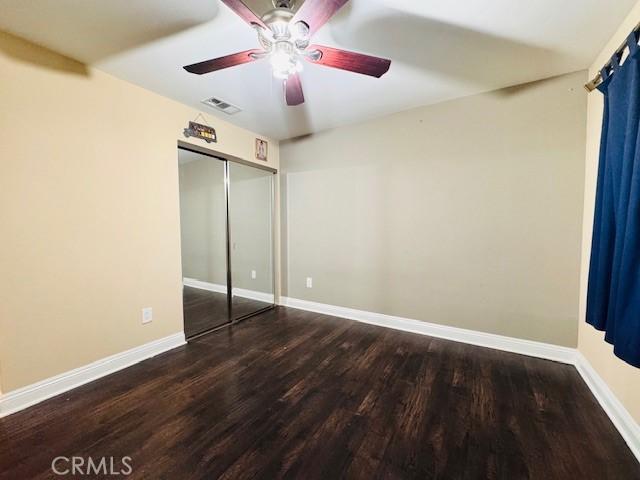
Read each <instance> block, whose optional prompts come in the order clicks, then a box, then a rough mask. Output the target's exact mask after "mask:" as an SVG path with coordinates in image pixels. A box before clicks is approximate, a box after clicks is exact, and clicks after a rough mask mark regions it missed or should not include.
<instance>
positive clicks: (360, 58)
mask: <svg viewBox="0 0 640 480" xmlns="http://www.w3.org/2000/svg"><path fill="white" fill-rule="evenodd" d="M303 5H304V4H303ZM314 50H317V51H319V52H320V53H321V56H320V58H318V59H317V60H315V59H314V58H313V56H308V57H305V58H306V59H307V60H308V61H310V62H312V63H317V64H319V65H324V66H326V67H333V68H339V69H340V70H348V71H350V72H355V73H361V74H363V75H369V76H371V77H376V78H380V77H381V76H382V75H384V74H385V73H387V71H388V70H389V67H390V66H391V60H387V59H386V58H380V57H372V56H370V55H364V54H362V53H356V52H348V51H347V50H340V49H339V48H331V47H325V46H323V45H309V48H308V51H309V52H313V51H314Z"/></svg>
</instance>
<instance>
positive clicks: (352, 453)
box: [0, 307, 640, 480]
mask: <svg viewBox="0 0 640 480" xmlns="http://www.w3.org/2000/svg"><path fill="white" fill-rule="evenodd" d="M57 456H67V457H71V456H81V457H89V456H91V457H92V458H99V457H102V456H107V457H115V458H116V459H119V458H121V457H124V456H129V457H131V465H132V468H133V473H132V474H131V475H130V476H129V477H127V478H144V479H154V480H155V479H172V480H173V479H208V480H209V479H215V478H227V479H250V478H262V479H273V478H283V477H286V478H301V479H314V478H318V479H320V478H321V479H337V478H354V479H355V478H357V479H367V480H369V479H376V478H380V479H405V478H422V479H425V478H426V479H431V478H433V479H435V478H437V479H473V480H475V479H505V480H519V479H540V480H553V479H570V480H574V479H580V480H586V479H597V480H605V479H614V480H633V479H640V465H639V464H638V463H637V462H636V460H635V459H634V457H633V456H632V454H631V452H630V451H629V449H628V448H627V446H626V445H625V443H624V441H623V440H622V438H621V437H620V435H619V434H618V433H617V431H616V430H615V428H614V427H613V425H612V424H611V422H610V421H609V419H608V418H607V416H606V415H605V413H604V412H603V411H602V410H601V409H600V407H599V405H598V403H597V402H596V400H595V399H594V397H593V396H592V395H591V393H590V392H589V390H588V389H587V387H586V386H585V384H584V383H583V382H582V380H581V379H580V377H579V375H578V373H577V372H576V370H575V369H574V368H573V367H571V366H568V365H562V364H557V363H554V362H550V361H545V360H539V359H534V358H529V357H524V356H519V355H515V354H510V353H505V352H499V351H495V350H490V349H485V348H479V347H473V346H467V345H463V344H459V343H454V342H448V341H444V340H438V339H433V338H429V337H424V336H419V335H413V334H410V333H403V332H398V331H394V330H388V329H383V328H378V327H374V326H369V325H364V324H359V323H356V322H352V321H348V320H343V319H336V318H332V317H327V316H323V315H318V314H313V313H307V312H302V311H297V310H291V309H285V308H282V307H279V308H277V309H275V310H271V311H269V312H267V313H265V314H262V315H258V316H256V317H253V318H250V319H248V320H246V321H244V322H242V323H239V324H237V325H235V326H233V327H230V328H228V329H222V330H218V331H216V332H214V333H211V334H209V335H205V336H202V337H199V338H198V339H196V340H195V341H193V342H191V343H190V344H188V345H187V346H184V347H181V348H178V349H175V350H173V351H171V352H168V353H166V354H163V355H160V356H158V357H155V358H152V359H149V360H147V361H144V362H142V363H140V364H138V365H135V366H133V367H131V368H128V369H126V370H123V371H120V372H118V373H115V374H113V375H110V376H108V377H105V378H103V379H100V380H97V381H95V382H93V383H90V384H87V385H85V386H82V387H80V388H77V389H75V390H73V391H71V392H68V393H66V394H63V395H60V396H58V397H56V398H53V399H51V400H48V401H46V402H43V403H41V404H39V405H37V406H35V407H32V408H30V409H28V410H25V411H22V412H20V413H17V414H14V415H12V416H9V417H6V418H4V419H0V477H1V478H2V479H12V480H15V479H20V480H21V479H32V478H57V477H55V476H54V475H53V473H52V471H51V469H50V464H51V461H52V459H53V458H55V457H57ZM78 478H79V477H78Z"/></svg>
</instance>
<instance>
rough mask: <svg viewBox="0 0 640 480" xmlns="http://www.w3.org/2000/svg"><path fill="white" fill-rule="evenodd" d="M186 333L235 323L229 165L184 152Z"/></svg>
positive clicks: (182, 219) (181, 160)
mask: <svg viewBox="0 0 640 480" xmlns="http://www.w3.org/2000/svg"><path fill="white" fill-rule="evenodd" d="M178 168H179V174H180V238H181V245H182V277H183V302H184V303H183V304H184V330H185V335H186V336H187V338H188V337H193V336H194V335H198V334H200V333H202V332H206V331H207V330H211V329H212V328H215V327H218V326H220V325H223V324H225V323H227V322H228V321H229V299H228V296H227V197H226V184H225V169H226V164H225V162H224V161H222V160H218V159H217V158H212V157H208V156H206V155H201V154H199V153H195V152H190V151H187V150H178Z"/></svg>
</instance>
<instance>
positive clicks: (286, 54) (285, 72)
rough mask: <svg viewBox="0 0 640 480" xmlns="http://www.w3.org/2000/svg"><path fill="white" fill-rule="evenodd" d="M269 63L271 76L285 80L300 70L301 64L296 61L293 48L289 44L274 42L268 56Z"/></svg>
mask: <svg viewBox="0 0 640 480" xmlns="http://www.w3.org/2000/svg"><path fill="white" fill-rule="evenodd" d="M269 63H271V68H272V69H273V76H274V77H276V78H282V79H286V78H289V75H292V74H294V73H297V72H299V71H301V70H302V63H301V62H300V61H299V60H298V56H297V54H296V51H295V48H294V46H293V44H291V42H288V41H280V42H276V43H275V44H274V46H273V50H272V51H271V53H270V55H269Z"/></svg>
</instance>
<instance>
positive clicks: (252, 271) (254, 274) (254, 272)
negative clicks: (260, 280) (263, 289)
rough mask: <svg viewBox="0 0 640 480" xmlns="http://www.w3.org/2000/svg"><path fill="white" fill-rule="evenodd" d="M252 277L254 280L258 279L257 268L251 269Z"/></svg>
mask: <svg viewBox="0 0 640 480" xmlns="http://www.w3.org/2000/svg"><path fill="white" fill-rule="evenodd" d="M251 278H252V279H253V280H255V279H256V271H255V270H251Z"/></svg>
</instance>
